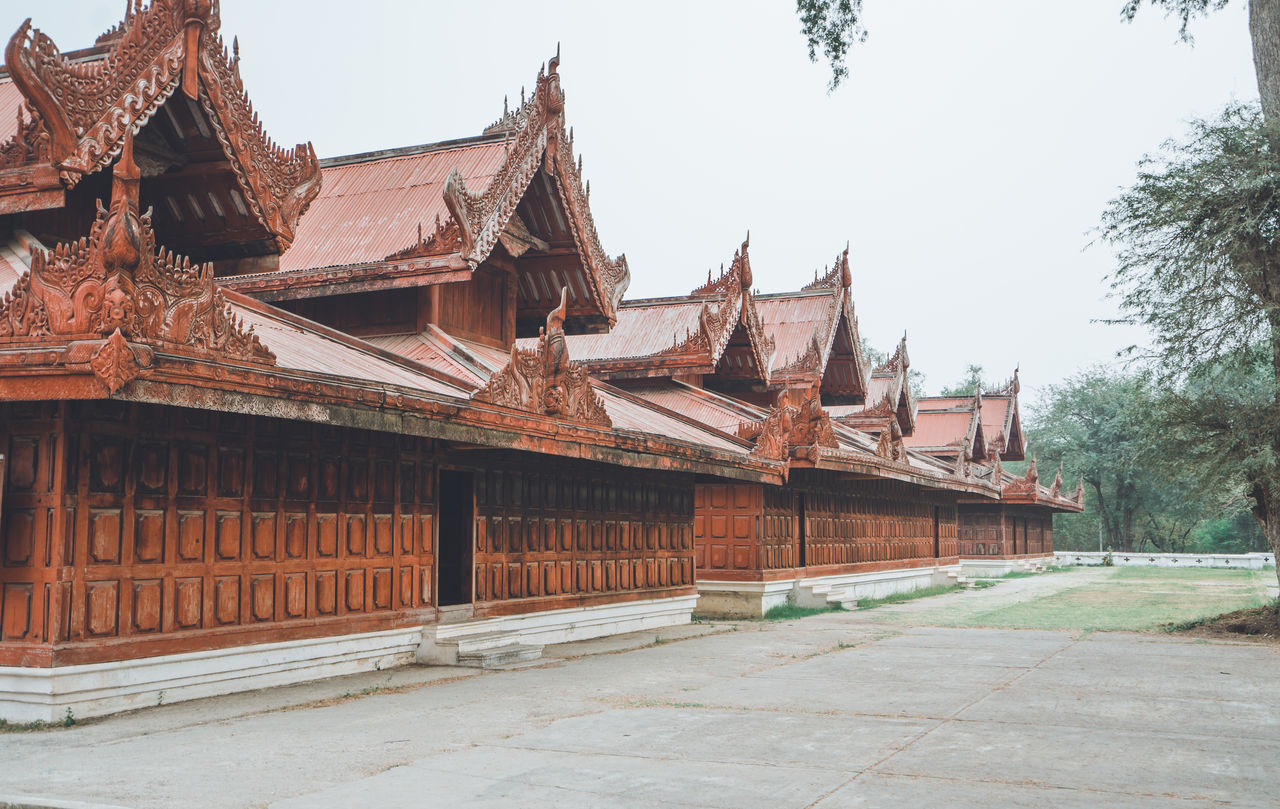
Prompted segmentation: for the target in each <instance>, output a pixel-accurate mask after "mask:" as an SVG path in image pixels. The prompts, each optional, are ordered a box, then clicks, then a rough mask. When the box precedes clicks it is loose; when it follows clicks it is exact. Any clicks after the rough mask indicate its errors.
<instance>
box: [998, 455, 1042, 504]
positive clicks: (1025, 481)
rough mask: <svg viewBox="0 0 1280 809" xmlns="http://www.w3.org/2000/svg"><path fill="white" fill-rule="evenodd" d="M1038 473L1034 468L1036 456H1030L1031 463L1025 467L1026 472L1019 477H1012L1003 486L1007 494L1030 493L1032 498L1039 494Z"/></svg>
mask: <svg viewBox="0 0 1280 809" xmlns="http://www.w3.org/2000/svg"><path fill="white" fill-rule="evenodd" d="M1039 482H1040V473H1039V471H1038V470H1037V469H1036V458H1035V456H1034V455H1033V456H1031V465H1030V466H1029V467H1027V473H1026V474H1025V475H1023V476H1022V477H1020V478H1014V479H1013V480H1011V481H1009V482H1008V483H1006V484H1005V486H1004V491H1005V493H1007V494H1023V495H1030V496H1031V498H1032V499H1033V500H1034V499H1035V498H1036V497H1037V496H1038V495H1039Z"/></svg>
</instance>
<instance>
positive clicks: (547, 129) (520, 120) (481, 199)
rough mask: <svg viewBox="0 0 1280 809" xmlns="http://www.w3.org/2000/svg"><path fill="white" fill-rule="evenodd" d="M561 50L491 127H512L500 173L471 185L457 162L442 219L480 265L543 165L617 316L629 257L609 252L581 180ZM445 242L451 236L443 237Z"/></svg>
mask: <svg viewBox="0 0 1280 809" xmlns="http://www.w3.org/2000/svg"><path fill="white" fill-rule="evenodd" d="M559 66H560V56H559V53H557V54H556V56H555V58H553V59H552V60H551V61H550V62H548V63H547V65H546V68H545V69H543V70H540V71H539V72H538V79H537V83H536V84H535V86H534V91H533V95H532V96H531V97H530V98H529V99H528V101H526V102H525V103H523V104H521V106H520V108H519V109H517V110H516V111H515V112H511V111H510V110H507V111H504V113H503V117H502V118H501V119H499V120H498V121H497V122H496V123H494V124H493V125H492V126H490V127H488V128H487V129H486V130H485V132H486V134H490V133H493V132H507V133H510V138H511V140H510V141H509V146H508V147H507V157H506V159H505V160H504V161H503V164H502V166H501V167H500V168H499V169H498V172H497V174H496V176H495V177H494V178H493V179H492V180H491V181H490V182H489V183H488V184H487V185H486V186H485V187H484V188H483V189H479V190H475V191H473V190H471V189H469V188H468V187H467V184H466V181H465V180H464V179H463V177H462V173H461V172H460V171H458V170H457V169H456V168H455V169H454V170H453V171H452V172H450V174H449V177H448V179H447V180H446V182H445V189H444V201H445V204H446V206H447V207H448V209H449V212H450V216H449V218H448V219H447V220H446V221H445V222H443V223H440V224H439V225H438V226H437V232H439V231H440V229H453V228H456V229H457V240H458V242H459V244H458V246H457V247H456V248H454V249H456V252H458V253H459V254H460V255H461V257H462V258H463V259H464V260H465V261H466V262H467V263H468V264H470V265H471V267H473V268H474V267H477V266H479V264H480V262H482V261H484V260H485V259H486V258H488V256H489V254H490V253H491V252H492V250H493V248H494V246H495V245H496V244H497V243H498V242H499V240H500V239H501V238H502V237H503V235H504V233H507V232H508V231H509V225H510V224H511V222H512V219H513V216H514V214H515V212H516V207H517V206H518V205H519V204H520V200H521V198H522V197H523V196H524V194H525V191H526V190H527V189H528V188H529V185H530V183H531V182H532V180H533V178H534V176H535V175H536V174H537V172H538V171H539V170H542V171H545V172H546V173H547V174H548V175H549V176H551V177H552V178H553V179H554V180H555V183H554V186H555V192H556V194H557V195H558V196H559V198H560V203H561V204H562V206H563V208H564V210H565V212H566V213H567V215H568V219H569V224H570V229H571V231H572V234H573V240H574V244H575V246H576V248H577V251H578V254H579V255H580V256H581V257H582V261H583V265H584V266H585V268H586V271H587V275H588V277H589V283H588V287H589V291H590V294H591V295H592V297H593V298H594V299H595V302H596V304H597V305H598V306H599V307H600V310H601V311H602V312H603V313H604V314H605V315H606V317H607V318H608V319H609V321H610V322H611V323H612V322H614V321H615V319H616V312H617V308H618V304H619V303H621V301H622V296H623V295H624V294H625V293H626V291H627V286H628V285H629V284H630V283H631V274H630V271H629V270H628V269H627V260H626V257H625V256H618V257H617V258H611V257H609V256H608V255H607V254H606V253H605V252H604V248H603V247H602V246H601V245H600V238H599V235H598V234H597V233H596V226H595V219H594V218H593V216H592V214H591V208H590V206H589V205H588V201H589V198H590V184H586V183H584V182H583V180H582V173H581V159H579V160H578V161H577V162H576V163H575V161H574V159H573V137H572V134H571V133H570V132H569V130H568V128H567V126H566V124H565V118H564V92H563V91H562V90H561V89H560V75H559V73H558V69H559ZM438 241H440V242H441V243H446V242H448V241H452V238H450V239H448V240H446V239H443V238H441V239H439V240H438Z"/></svg>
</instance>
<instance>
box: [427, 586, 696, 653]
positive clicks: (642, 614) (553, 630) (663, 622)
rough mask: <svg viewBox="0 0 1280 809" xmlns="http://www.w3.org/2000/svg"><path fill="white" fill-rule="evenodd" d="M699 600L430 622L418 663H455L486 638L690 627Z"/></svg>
mask: <svg viewBox="0 0 1280 809" xmlns="http://www.w3.org/2000/svg"><path fill="white" fill-rule="evenodd" d="M697 600H698V597H697V596H696V595H688V596H672V597H668V598H650V599H644V600H640V601H623V602H618V603H616V604H597V605H593V606H589V607H570V608H567V609H562V610H547V611H545V612H531V613H525V614H523V615H503V616H499V617H496V618H479V619H476V620H474V621H463V622H460V623H452V624H431V625H429V626H427V627H424V628H423V630H422V646H421V647H420V648H419V649H418V654H417V659H418V662H420V663H430V664H436V665H455V664H456V663H457V650H458V647H459V645H477V644H481V645H482V644H483V643H484V640H483V639H484V637H485V636H490V637H493V636H501V638H502V640H503V641H504V642H506V643H520V644H528V645H543V646H545V645H549V644H553V643H568V642H569V641H576V640H587V639H589V638H600V637H604V636H606V635H621V634H623V633H625V632H639V631H640V630H643V629H658V628H661V627H664V626H678V625H681V624H687V623H689V618H690V616H691V615H692V614H693V605H694V604H695V603H696V602H697Z"/></svg>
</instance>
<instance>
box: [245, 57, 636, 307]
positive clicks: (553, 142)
mask: <svg viewBox="0 0 1280 809" xmlns="http://www.w3.org/2000/svg"><path fill="white" fill-rule="evenodd" d="M559 65H560V57H559V54H558V53H557V55H556V56H555V58H553V59H551V60H550V61H549V62H548V63H547V64H546V65H545V66H544V67H543V68H542V70H540V71H539V73H538V78H537V81H536V83H535V86H534V92H533V94H532V95H531V96H530V97H529V98H528V99H527V100H525V101H524V103H522V104H521V106H520V107H519V109H517V110H515V111H510V110H506V111H504V114H503V117H502V118H500V119H499V120H498V121H497V122H496V123H494V124H493V125H491V126H489V127H488V128H486V129H485V131H484V133H483V134H481V135H480V136H478V137H471V138H463V139H459V140H451V141H443V142H440V143H433V144H426V145H423V146H415V147H409V148H404V149H393V150H387V151H379V152H370V153H366V154H358V155H351V156H348V157H341V158H333V159H330V160H325V161H323V163H322V168H323V176H324V180H325V190H324V192H323V193H322V194H321V195H320V196H319V198H318V199H317V200H316V203H315V206H314V210H313V211H312V213H311V215H310V216H308V218H307V220H306V221H305V223H304V224H303V226H302V228H301V230H300V231H299V233H298V239H297V241H296V243H295V244H294V246H293V248H292V249H290V250H289V251H288V252H287V253H285V254H284V256H283V257H282V258H281V261H280V267H279V269H277V270H273V271H270V272H262V273H253V274H246V275H239V276H235V277H229V278H226V279H225V280H224V283H225V284H226V285H227V286H229V287H231V288H233V289H238V290H240V291H242V292H246V293H251V294H254V295H257V296H259V297H261V298H263V299H265V300H285V299H290V298H305V297H315V296H322V295H326V296H327V295H336V294H343V293H350V292H362V291H370V290H377V289H396V288H403V287H413V286H421V285H424V284H434V283H447V282H451V281H458V280H463V279H465V278H467V277H469V276H470V274H471V272H472V271H474V270H475V269H476V268H477V267H478V266H479V265H480V264H481V263H482V262H484V261H485V260H486V259H488V258H489V257H490V256H491V255H493V254H494V251H495V250H497V249H499V248H501V250H502V252H503V253H504V254H505V255H506V256H508V257H510V258H520V257H521V256H525V255H526V253H527V254H528V258H529V259H530V260H529V261H527V262H525V263H523V264H522V266H521V277H520V294H521V303H522V307H524V308H526V309H530V310H538V311H542V312H545V311H547V310H549V309H551V308H553V307H554V306H555V305H556V302H557V301H558V300H559V297H560V291H561V289H564V288H567V289H568V290H569V306H570V313H571V316H573V317H577V318H588V319H591V318H594V320H596V321H598V324H599V327H600V328H604V327H607V326H609V325H612V324H613V323H615V322H616V318H617V308H618V305H619V303H620V302H621V300H622V296H623V294H624V293H625V292H626V290H627V286H628V284H629V283H630V279H631V276H630V272H629V271H628V269H627V262H626V258H625V257H622V256H619V257H617V258H611V257H609V256H608V255H607V254H606V253H605V251H604V248H603V247H602V246H601V244H600V239H599V236H598V235H597V233H596V226H595V221H594V219H593V217H592V215H591V209H590V207H589V205H588V199H589V197H590V185H589V184H588V183H584V181H583V179H582V173H581V157H579V158H578V159H577V161H576V162H575V160H574V153H573V133H572V130H571V129H569V127H568V126H567V124H566V122H565V116H564V109H565V95H564V92H563V91H562V90H561V88H560V74H559Z"/></svg>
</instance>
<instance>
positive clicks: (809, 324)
mask: <svg viewBox="0 0 1280 809" xmlns="http://www.w3.org/2000/svg"><path fill="white" fill-rule="evenodd" d="M756 311H757V312H759V314H760V321H761V322H762V323H763V324H764V330H765V332H766V333H768V335H769V336H770V337H772V338H773V342H774V346H775V350H774V353H773V368H781V367H782V366H784V365H786V364H787V363H788V362H791V361H792V360H794V359H796V358H797V357H799V356H800V355H802V354H804V353H805V352H806V351H808V350H809V344H810V343H811V342H813V338H814V337H815V336H816V337H817V338H818V339H819V340H821V339H822V338H823V337H824V336H825V330H826V328H827V325H828V324H829V323H830V322H831V295H830V293H827V292H822V293H818V294H815V293H812V292H797V293H788V294H782V295H760V296H757V297H756ZM825 348H826V346H823V349H825Z"/></svg>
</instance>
